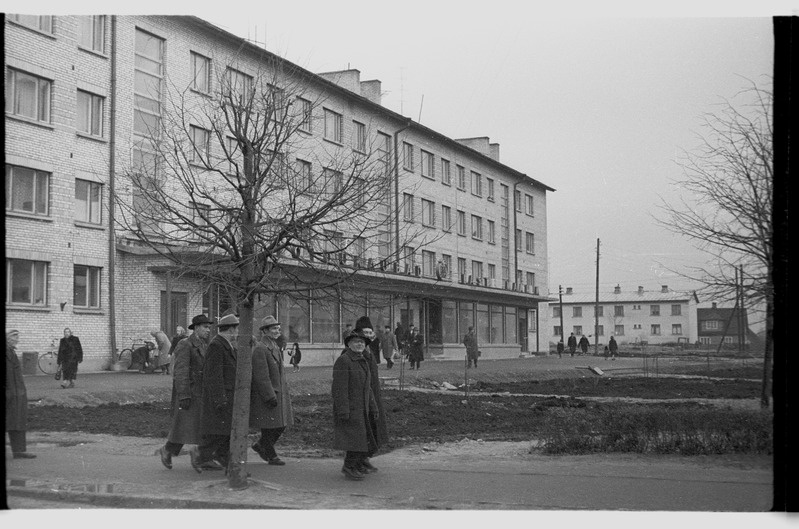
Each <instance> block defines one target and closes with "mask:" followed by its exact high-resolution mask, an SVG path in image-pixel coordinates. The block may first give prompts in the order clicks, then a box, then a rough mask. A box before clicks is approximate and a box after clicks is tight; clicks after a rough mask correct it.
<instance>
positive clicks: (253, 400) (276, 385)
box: [250, 316, 299, 466]
mask: <svg viewBox="0 0 799 529" xmlns="http://www.w3.org/2000/svg"><path fill="white" fill-rule="evenodd" d="M259 331H260V334H261V339H260V341H258V343H257V344H256V345H255V347H254V348H253V351H252V390H251V392H250V428H254V429H258V430H260V431H261V437H260V439H258V441H256V442H255V443H254V444H253V445H252V449H253V450H255V452H256V453H257V454H258V455H259V456H260V457H261V459H263V460H264V461H266V462H267V463H268V464H270V465H280V466H282V465H285V464H286V463H285V461H283V460H282V459H280V457H279V456H278V455H277V452H276V451H275V443H277V440H278V439H280V436H281V435H282V434H283V432H284V431H285V430H286V428H287V427H288V426H291V425H292V424H294V412H293V410H292V408H291V396H290V394H289V386H288V381H287V380H286V373H285V371H284V366H283V351H282V350H281V349H280V347H279V346H278V344H277V339H278V338H279V337H280V336H282V335H281V334H280V322H279V321H277V320H276V319H275V317H274V316H267V317H266V318H264V319H263V320H262V321H261V325H260V328H259ZM298 347H299V346H298Z"/></svg>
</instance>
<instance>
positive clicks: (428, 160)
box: [422, 150, 436, 180]
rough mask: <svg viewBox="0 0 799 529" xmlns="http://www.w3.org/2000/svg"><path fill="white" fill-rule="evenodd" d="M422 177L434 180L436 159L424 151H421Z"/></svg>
mask: <svg viewBox="0 0 799 529" xmlns="http://www.w3.org/2000/svg"><path fill="white" fill-rule="evenodd" d="M422 176H424V177H425V178H430V179H433V180H435V178H436V157H435V156H433V154H432V153H429V152H427V151H425V150H422Z"/></svg>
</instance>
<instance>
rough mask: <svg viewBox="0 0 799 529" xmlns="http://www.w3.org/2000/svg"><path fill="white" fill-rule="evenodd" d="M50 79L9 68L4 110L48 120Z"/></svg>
mask: <svg viewBox="0 0 799 529" xmlns="http://www.w3.org/2000/svg"><path fill="white" fill-rule="evenodd" d="M52 84H53V83H52V81H50V80H48V79H44V78H43V77H37V76H35V75H31V74H29V73H25V72H22V71H20V70H14V69H13V68H9V69H8V72H7V73H6V112H8V113H10V114H14V115H15V116H22V117H25V118H29V119H33V120H36V121H42V122H44V123H49V122H50V94H51V88H52Z"/></svg>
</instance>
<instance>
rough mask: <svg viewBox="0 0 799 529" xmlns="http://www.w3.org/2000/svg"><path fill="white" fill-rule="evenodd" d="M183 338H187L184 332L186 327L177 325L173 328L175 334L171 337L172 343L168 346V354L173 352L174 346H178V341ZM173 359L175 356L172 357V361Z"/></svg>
mask: <svg viewBox="0 0 799 529" xmlns="http://www.w3.org/2000/svg"><path fill="white" fill-rule="evenodd" d="M189 328H191V327H189ZM184 338H188V334H186V329H184V328H183V327H181V326H180V325H178V326H177V328H175V336H173V337H172V345H170V346H169V354H170V355H174V354H175V348H176V347H177V346H178V343H179V342H180V341H181V340H182V339H184ZM174 360H175V358H174V357H172V361H174Z"/></svg>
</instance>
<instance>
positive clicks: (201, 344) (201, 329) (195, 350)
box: [158, 314, 213, 469]
mask: <svg viewBox="0 0 799 529" xmlns="http://www.w3.org/2000/svg"><path fill="white" fill-rule="evenodd" d="M212 325H213V322H212V321H211V320H210V319H209V318H208V317H207V316H206V315H205V314H200V315H198V316H195V317H194V318H192V320H191V325H189V329H191V330H193V331H194V332H193V333H192V335H191V336H184V337H183V338H184V339H182V340H180V341H178V342H177V347H175V351H174V353H173V362H172V364H173V365H172V375H173V378H172V426H171V428H170V429H169V436H168V437H167V441H166V444H165V445H164V446H163V447H161V448H159V449H158V454H159V455H160V456H161V463H162V464H163V465H164V466H165V467H166V468H169V469H171V468H172V458H173V457H175V456H177V455H178V454H180V450H181V449H182V448H183V445H186V444H192V445H199V444H200V443H201V442H202V432H201V430H200V425H201V422H200V421H201V416H200V414H201V413H202V397H203V386H202V380H203V367H204V366H205V354H206V350H207V349H208V339H209V338H210V336H211V326H212Z"/></svg>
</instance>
